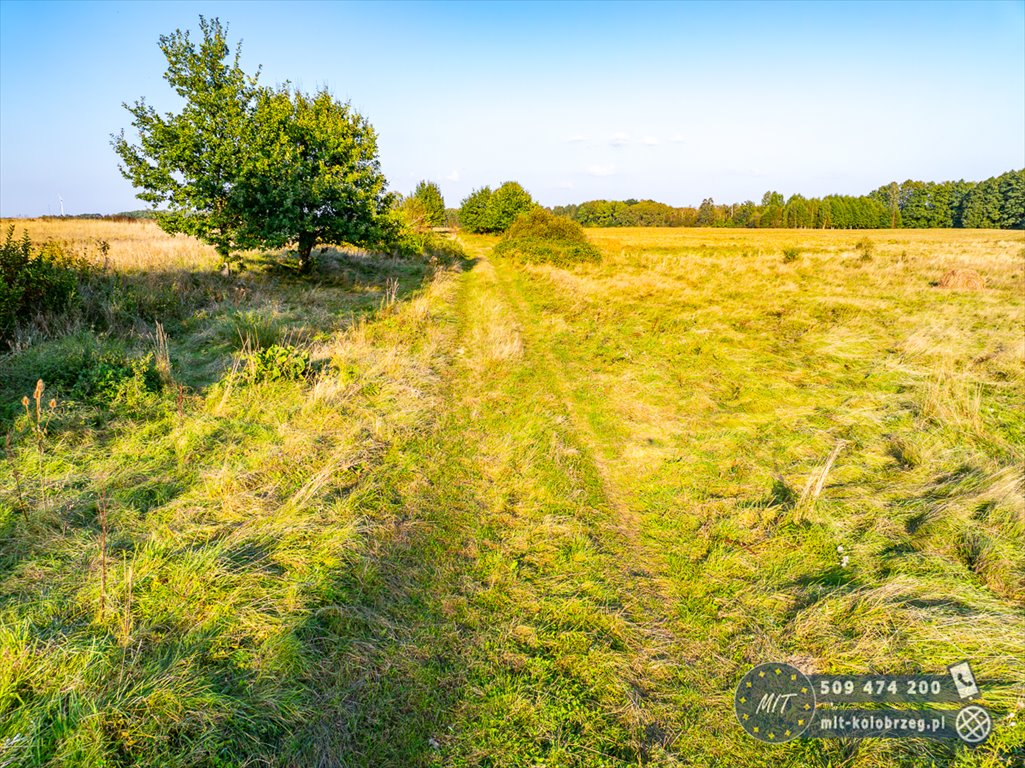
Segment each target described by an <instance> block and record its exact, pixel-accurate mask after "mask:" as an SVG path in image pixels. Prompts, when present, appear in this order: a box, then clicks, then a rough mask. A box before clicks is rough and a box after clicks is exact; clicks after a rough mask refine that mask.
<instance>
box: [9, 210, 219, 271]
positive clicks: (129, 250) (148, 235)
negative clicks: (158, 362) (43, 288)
mask: <svg viewBox="0 0 1025 768" xmlns="http://www.w3.org/2000/svg"><path fill="white" fill-rule="evenodd" d="M12 224H13V225H14V227H15V236H16V237H20V235H21V233H22V232H23V231H25V232H28V235H29V237H30V238H32V242H43V241H46V240H54V241H58V242H62V243H67V244H69V245H70V246H72V247H73V248H74V249H75V250H77V251H79V252H80V253H82V254H83V255H85V256H86V257H88V258H90V259H91V260H94V261H97V262H99V263H102V260H103V255H102V254H101V253H100V244H101V243H103V242H106V243H107V244H108V245H109V246H110V250H109V252H108V253H107V259H108V263H109V265H110V266H111V267H114V268H115V269H121V270H127V271H161V272H162V271H168V270H174V269H204V268H209V269H214V268H216V266H217V253H216V251H214V249H213V248H212V247H211V246H208V245H204V244H203V243H201V242H199V241H198V240H196V239H195V238H192V237H187V236H184V235H178V236H172V235H168V234H167V233H166V232H164V231H163V230H162V229H160V227H158V226H157V224H156V222H153V221H146V220H141V221H104V220H102V219H0V231H4V232H6V230H7V228H8V227H9V226H11V225H12Z"/></svg>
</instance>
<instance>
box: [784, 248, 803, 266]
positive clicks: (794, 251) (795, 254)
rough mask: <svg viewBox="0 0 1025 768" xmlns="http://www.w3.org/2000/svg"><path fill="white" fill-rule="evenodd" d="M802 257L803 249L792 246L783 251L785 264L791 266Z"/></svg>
mask: <svg viewBox="0 0 1025 768" xmlns="http://www.w3.org/2000/svg"><path fill="white" fill-rule="evenodd" d="M800 256H801V249H800V248H798V247H797V246H794V245H791V246H788V247H787V248H784V249H783V263H784V264H791V263H793V262H795V261H797V260H798V259H799V258H800Z"/></svg>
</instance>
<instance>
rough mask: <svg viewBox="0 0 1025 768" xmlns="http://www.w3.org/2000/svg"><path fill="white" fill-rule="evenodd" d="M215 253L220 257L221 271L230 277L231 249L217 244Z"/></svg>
mask: <svg viewBox="0 0 1025 768" xmlns="http://www.w3.org/2000/svg"><path fill="white" fill-rule="evenodd" d="M217 255H218V256H220V257H221V272H223V273H224V276H225V277H231V251H230V250H229V249H228V247H227V246H223V245H219V246H217Z"/></svg>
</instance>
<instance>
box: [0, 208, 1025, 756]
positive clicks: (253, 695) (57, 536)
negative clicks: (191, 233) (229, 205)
mask: <svg viewBox="0 0 1025 768" xmlns="http://www.w3.org/2000/svg"><path fill="white" fill-rule="evenodd" d="M7 224H8V222H6V221H5V222H3V226H4V228H6V226H7ZM16 224H17V226H18V227H19V231H20V228H21V227H23V226H24V227H25V228H27V229H28V231H29V233H30V235H31V236H32V237H33V238H38V239H43V238H56V239H62V240H68V241H72V242H73V243H77V244H78V245H77V247H78V248H80V249H81V250H82V251H83V252H86V253H87V254H88V255H89V257H90V258H93V259H96V260H102V258H103V253H102V249H101V248H100V246H99V242H100V241H107V242H108V243H109V250H108V251H107V253H106V258H107V260H108V266H109V267H110V268H114V269H118V270H123V271H124V277H123V283H124V285H123V291H122V292H120V293H117V294H116V296H117V297H119V298H118V301H119V302H121V303H120V304H119V305H118V306H116V307H114V308H112V309H111V310H110V312H109V313H108V314H109V318H108V319H107V320H105V323H106V325H103V327H99V326H90V325H89V324H86V323H83V322H70V321H69V322H68V323H67V325H66V327H65V326H52V327H49V326H48V327H43V326H39V327H38V328H36V329H35V330H34V331H33V333H34V334H35V335H34V336H32V338H31V341H32V343H31V344H28V343H26V344H25V345H24V348H22V349H19V350H18V351H16V352H14V353H11V354H7V355H5V356H3V357H0V398H2V399H3V402H2V403H0V417H2V418H3V421H2V422H0V425H2V427H3V429H4V430H9V431H10V435H11V441H10V445H9V447H8V448H7V450H6V453H5V454H4V460H2V461H0V766H6V765H18V766H22V765H24V766H44V765H46V766H57V765H60V766H65V765H83V766H97V765H108V766H130V765H131V766H135V765H138V766H194V765H203V766H256V765H281V766H321V765H323V766H334V765H337V766H351V765H361V766H413V765H425V766H525V767H526V766H532V767H533V766H542V765H544V766H635V765H657V766H677V765H680V766H683V765H701V766H704V765H709V766H736V767H738V768H739V767H741V766H743V767H746V766H766V767H768V766H772V767H773V768H779V767H780V766H795V768H796V767H797V766H820V765H822V766H825V765H832V766H852V767H859V768H868V767H872V768H875V767H877V766H878V767H879V768H883V767H884V766H891V765H897V766H923V767H924V766H932V765H937V766H958V767H961V766H979V767H981V766H986V767H990V766H992V767H995V766H1011V765H1021V764H1022V762H1023V761H1025V725H1023V721H1025V495H1023V494H1025V475H1023V469H1022V467H1023V464H1025V413H1023V398H1025V332H1023V331H1025V235H1023V233H1022V232H1008V231H970V230H942V231H939V230H934V231H911V230H899V231H871V232H851V231H818V230H816V231H802V230H769V231H767V230H755V231H740V230H710V229H601V230H588V236H589V237H590V238H591V239H592V241H593V242H595V243H596V244H597V245H598V246H599V247H600V248H601V249H602V251H603V253H604V260H603V261H602V263H601V264H598V265H587V266H580V267H578V268H575V269H573V270H563V269H556V268H552V267H545V266H529V267H525V266H522V265H519V264H516V263H514V262H512V261H509V260H505V259H502V258H498V257H493V256H491V255H490V250H491V246H492V245H493V244H494V243H495V242H496V240H495V238H490V237H485V236H476V237H473V236H466V237H463V238H462V242H463V245H464V247H465V248H466V250H467V252H468V255H469V257H470V258H469V259H467V260H466V261H465V262H464V263H461V264H452V265H441V264H430V263H412V262H402V261H398V260H394V259H389V258H382V257H376V256H368V255H363V254H353V253H347V252H339V251H332V252H329V253H328V254H326V255H325V257H324V267H323V271H322V273H321V277H320V279H319V280H314V281H303V280H299V279H296V278H294V277H292V276H290V275H289V274H288V273H287V272H285V271H283V270H281V269H280V268H279V267H278V266H276V265H275V264H274V263H273V261H271V260H268V259H260V260H258V261H257V264H256V265H255V266H254V268H253V269H251V270H249V271H247V272H245V273H243V274H242V275H240V276H238V277H232V278H227V277H223V276H221V275H219V274H217V273H216V272H215V271H214V265H215V258H214V254H213V252H212V250H210V249H207V248H205V247H202V246H200V245H198V244H196V243H195V242H194V241H191V240H188V239H184V238H177V239H172V238H169V237H167V236H166V235H164V234H163V233H161V232H160V230H159V229H157V228H156V226H155V225H153V224H152V223H138V224H109V223H105V222H92V221H76V222H69V223H67V224H65V223H61V222H33V221H29V222H24V223H23V222H16ZM785 253H786V254H788V255H786V256H785V255H784V254H785ZM954 269H970V270H973V271H974V272H976V273H978V275H979V276H981V278H982V279H983V280H984V285H983V287H981V288H963V289H955V288H949V287H943V285H942V282H943V278H944V276H945V275H946V274H947V273H948V272H949V271H951V270H954ZM104 317H107V316H106V315H105V316H104ZM108 321H109V322H108ZM158 321H159V322H160V323H161V325H162V327H163V329H164V330H165V331H166V336H167V339H168V341H167V343H166V347H165V346H164V345H163V342H161V341H160V338H159V336H158V334H157V332H156V323H157V322H158ZM273 345H278V346H279V347H281V348H289V349H293V350H297V351H298V352H300V353H303V354H306V355H308V359H309V365H308V368H307V370H306V372H304V373H303V374H302V375H300V376H297V377H289V376H282V377H268V376H261V375H259V373H258V372H254V371H256V369H255V368H252V363H251V362H247V361H251V360H252V359H253V355H254V353H255V352H258V351H259V350H261V349H263V350H266V349H269V348H271V347H272V346H273ZM165 349H166V353H165V351H164V350H165ZM148 354H152V355H153V357H152V358H146V357H145V356H146V355H148ZM139 360H148V361H149V362H148V363H145V364H143V363H138V361H139ZM133 361H136V363H137V365H136V368H132V367H131V364H132V362H133ZM161 361H166V363H169V365H166V364H164V363H163V362H161ZM126 366H127V367H126ZM146 366H150V367H146ZM247 366H249V367H247ZM154 371H155V373H153V372H154ZM247 371H248V372H249V373H247ZM151 373H153V375H151ZM156 374H159V377H157V376H156ZM39 377H42V378H43V379H44V381H45V382H46V390H45V396H44V398H43V401H44V405H43V408H44V410H46V409H47V406H46V405H45V401H46V400H48V399H49V398H50V397H55V398H56V400H57V405H56V408H55V409H53V413H52V416H51V417H50V420H49V421H48V422H47V423H46V424H45V433H42V434H40V433H33V431H32V422H33V418H32V415H31V414H30V415H29V416H26V415H24V413H25V412H24V410H22V407H21V405H20V401H21V398H22V396H24V395H29V396H31V395H32V392H33V387H34V386H35V382H36V380H37V379H38V378H39ZM32 408H34V405H33V406H32ZM30 410H31V409H30ZM831 455H832V456H833V457H834V461H833V462H832V464H831V465H830V466H829V468H828V472H826V473H825V474H824V475H822V474H821V473H822V470H823V468H824V467H825V466H826V464H827V459H828V457H830V456H831ZM819 478H822V482H821V487H820V488H818V489H816V480H818V479H819ZM816 491H817V492H816ZM964 658H968V659H970V660H971V662H972V665H973V667H974V669H975V671H976V673H977V674H978V676H979V677H980V678H981V679H982V680H983V696H982V703H984V704H986V705H987V706H989V707H990V708H991V711H992V712H993V713H994V716H995V721H996V729H995V732H994V734H993V736H991V738H990V739H989V741H988V742H987V743H986V744H984V745H983V746H980V747H977V748H967V747H963V746H958V745H956V744H952V743H943V742H929V741H926V740H920V739H912V740H895V741H885V740H867V741H863V742H860V743H859V742H853V741H812V740H807V741H796V742H791V743H788V744H785V745H779V746H773V747H769V746H765V745H761V744H759V743H758V742H755V741H753V740H752V739H749V738H748V737H747V736H746V735H744V734H743V732H742V731H741V729H740V727H739V726H738V724H737V722H736V720H735V718H734V715H733V711H732V701H733V689H734V687H735V686H736V684H737V681H738V680H739V679H740V677H741V676H742V675H743V674H744V672H746V671H747V670H748V669H749V668H750V667H751V666H753V665H755V664H757V663H760V662H763V661H787V662H789V663H792V664H794V665H795V666H797V667H799V668H800V669H802V670H804V671H805V672H808V673H813V672H817V673H840V672H846V673H859V674H860V673H867V672H878V673H894V674H896V673H911V672H924V673H942V672H944V671H945V668H946V666H947V665H948V664H950V663H953V662H956V661H960V660H961V659H964Z"/></svg>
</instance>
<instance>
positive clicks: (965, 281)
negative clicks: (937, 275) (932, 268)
mask: <svg viewBox="0 0 1025 768" xmlns="http://www.w3.org/2000/svg"><path fill="white" fill-rule="evenodd" d="M985 285H986V280H985V278H983V276H982V275H980V274H979V273H978V272H976V271H975V270H974V269H952V270H950V271H949V272H948V273H947V274H945V275H944V276H943V277H942V278H941V279H940V288H954V289H955V290H962V291H978V290H980V289H982V288H983V287H984V286H985Z"/></svg>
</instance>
